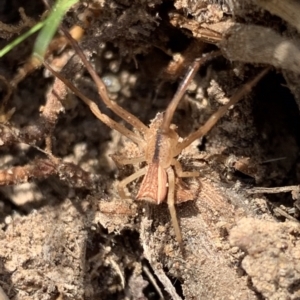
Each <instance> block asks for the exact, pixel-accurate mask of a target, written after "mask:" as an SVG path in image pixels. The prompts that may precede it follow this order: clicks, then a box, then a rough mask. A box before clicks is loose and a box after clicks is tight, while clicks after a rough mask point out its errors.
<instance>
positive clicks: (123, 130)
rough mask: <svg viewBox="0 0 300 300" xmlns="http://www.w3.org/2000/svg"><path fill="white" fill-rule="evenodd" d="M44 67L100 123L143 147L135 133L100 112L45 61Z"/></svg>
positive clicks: (92, 102)
mask: <svg viewBox="0 0 300 300" xmlns="http://www.w3.org/2000/svg"><path fill="white" fill-rule="evenodd" d="M44 66H45V67H46V68H47V69H48V70H49V71H50V72H51V73H52V74H53V75H54V76H56V77H57V78H59V80H61V81H62V82H63V83H64V84H65V85H66V86H67V87H68V88H69V89H70V90H71V91H72V92H73V93H74V94H76V95H77V96H78V97H79V98H81V100H82V101H83V102H84V103H85V104H86V105H87V106H88V107H89V108H90V110H91V111H92V113H93V114H94V115H95V116H96V117H97V118H98V119H99V120H100V121H102V122H103V123H104V124H105V125H107V126H108V127H110V128H112V129H115V130H117V131H118V132H120V133H121V134H122V135H124V136H126V137H128V138H129V139H130V140H132V141H133V142H134V143H135V144H137V145H141V138H140V137H139V136H138V135H136V134H135V133H133V132H132V131H130V130H129V129H127V128H126V127H124V126H123V125H121V124H119V123H117V122H115V121H114V120H112V119H111V118H110V117H108V116H107V115H105V114H103V113H102V112H101V111H100V110H99V107H98V106H97V104H96V103H95V102H94V101H92V100H91V99H89V98H88V97H86V96H85V95H84V94H83V93H81V92H80V91H79V90H78V89H77V88H76V87H75V86H74V85H73V84H72V83H71V82H69V81H68V80H67V79H66V78H64V77H63V76H62V75H61V74H60V73H58V72H56V71H54V70H53V69H52V68H51V67H50V65H49V64H48V63H47V62H46V61H44Z"/></svg>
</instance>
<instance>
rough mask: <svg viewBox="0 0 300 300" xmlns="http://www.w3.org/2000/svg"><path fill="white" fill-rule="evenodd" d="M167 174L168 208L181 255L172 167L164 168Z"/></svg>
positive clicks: (180, 235)
mask: <svg viewBox="0 0 300 300" xmlns="http://www.w3.org/2000/svg"><path fill="white" fill-rule="evenodd" d="M166 172H167V174H168V198H167V201H168V208H169V212H170V215H171V220H172V225H173V228H174V231H175V236H176V240H177V242H178V244H179V247H180V250H181V253H182V255H183V254H184V249H183V242H182V234H181V230H180V227H179V223H178V218H177V214H176V208H175V174H174V170H173V168H172V167H169V168H168V169H167V170H166Z"/></svg>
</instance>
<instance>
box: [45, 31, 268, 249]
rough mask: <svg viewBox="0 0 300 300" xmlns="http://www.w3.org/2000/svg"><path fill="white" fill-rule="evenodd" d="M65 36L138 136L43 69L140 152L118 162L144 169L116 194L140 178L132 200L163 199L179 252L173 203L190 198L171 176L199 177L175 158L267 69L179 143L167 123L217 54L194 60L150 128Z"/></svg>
mask: <svg viewBox="0 0 300 300" xmlns="http://www.w3.org/2000/svg"><path fill="white" fill-rule="evenodd" d="M64 33H65V35H66V36H67V37H68V38H69V39H70V42H71V44H72V46H73V48H74V49H75V51H76V53H77V54H78V55H79V56H80V58H81V59H82V61H83V63H84V65H85V67H86V68H87V70H88V72H89V73H90V75H91V77H92V78H93V80H94V82H95V84H96V85H97V88H98V93H99V95H100V97H101V99H102V101H103V102H104V103H105V104H106V106H107V107H108V108H110V109H111V110H112V111H113V112H114V113H115V114H116V115H118V116H119V117H121V118H122V119H123V120H124V121H126V122H127V123H129V124H130V125H131V126H132V127H133V128H135V129H136V130H137V131H138V132H139V133H140V134H138V133H136V132H134V131H131V130H129V129H127V128H126V127H124V126H123V125H122V124H119V123H117V122H115V121H114V120H112V119H111V118H109V117H108V116H107V115H105V114H103V113H102V112H101V111H100V110H99V108H98V106H97V105H96V104H95V103H94V102H93V101H92V100H90V99H89V98H87V97H86V96H85V95H83V94H82V93H81V92H80V91H79V90H78V89H77V88H76V87H75V86H73V85H72V84H71V83H70V82H69V81H68V80H66V79H65V78H64V77H62V76H61V75H60V74H59V73H57V72H55V71H54V70H53V69H52V68H51V67H50V66H49V65H48V64H47V63H46V62H45V66H46V67H47V68H48V69H49V70H50V71H51V72H52V73H53V74H54V75H55V76H56V77H58V78H59V79H60V80H61V81H63V82H64V83H65V84H66V85H67V86H68V87H69V88H70V89H71V90H72V91H73V92H74V93H75V94H76V95H77V96H78V97H80V98H81V99H82V100H83V101H84V102H85V103H86V104H87V105H88V106H89V108H90V110H91V111H92V112H93V114H94V115H95V116H96V117H97V118H98V119H99V120H100V121H102V122H103V123H104V124H106V125H107V126H108V127H110V128H112V129H115V130H117V131H118V132H120V133H121V134H122V135H124V136H126V137H127V138H129V139H130V140H131V141H132V142H134V143H135V144H136V145H137V146H138V147H139V148H140V149H142V151H143V155H142V156H141V157H136V158H128V159H120V160H118V162H120V163H121V164H124V165H126V164H136V163H140V162H144V161H145V162H146V163H147V166H146V167H144V168H142V169H140V170H139V171H137V172H135V173H134V174H132V175H131V176H129V177H127V178H125V179H124V180H122V181H121V182H120V183H119V194H120V196H121V197H122V198H126V194H125V191H124V188H125V186H126V185H127V184H129V183H130V182H132V181H133V180H135V179H137V178H139V177H141V176H144V178H143V181H142V183H141V186H140V189H139V191H138V193H137V195H136V197H135V199H136V200H146V201H149V202H151V203H155V204H160V203H161V202H163V201H165V199H167V203H168V207H169V211H170V215H171V219H172V224H173V227H174V230H175V235H176V239H177V241H178V243H179V246H180V248H181V251H182V252H183V244H182V235H181V231H180V227H179V224H178V220H177V216H176V209H175V206H174V204H175V203H179V202H184V201H188V200H192V199H191V197H190V198H188V199H187V198H184V199H179V197H178V195H177V194H176V185H175V176H177V177H195V176H199V173H198V172H185V171H183V170H182V167H181V164H180V162H179V161H178V160H177V159H176V157H177V156H178V155H179V154H180V153H181V152H182V150H183V149H184V148H186V147H188V146H189V145H190V144H191V143H192V142H193V141H195V140H196V139H199V138H200V137H202V136H204V135H205V134H207V133H208V132H209V131H210V129H211V128H212V127H213V126H214V125H215V124H216V122H217V121H218V120H219V119H220V118H221V117H222V116H223V115H224V114H225V113H226V111H227V110H228V108H229V107H230V106H232V105H234V104H235V103H237V102H238V101H239V100H240V99H241V98H242V97H243V96H244V95H245V94H246V93H248V92H249V91H250V90H251V89H252V88H253V86H254V85H255V84H256V83H257V82H258V81H259V80H260V79H261V78H262V77H263V76H264V75H265V74H266V73H267V71H268V69H264V70H263V71H261V72H260V73H259V74H258V75H257V76H256V77H255V78H254V79H253V80H251V81H249V82H248V83H246V84H245V85H244V86H243V87H242V88H240V90H239V91H238V92H237V93H236V94H235V95H234V96H233V97H232V98H231V99H230V101H229V102H228V103H227V104H226V105H224V106H222V107H220V108H219V109H218V111H217V112H215V113H214V114H213V115H212V116H211V117H210V118H209V119H208V120H207V121H206V123H205V124H204V125H203V126H202V127H200V128H199V129H198V130H197V131H195V132H193V133H192V134H190V135H189V136H188V137H186V138H184V139H183V140H182V141H179V136H178V134H177V133H176V126H175V125H173V124H171V121H172V118H173V115H174V112H175V110H176V107H177V105H178V103H179V101H180V100H181V98H182V96H183V94H184V93H185V91H186V89H187V87H188V85H189V83H190V81H191V79H192V78H193V77H194V76H195V74H196V73H197V71H198V69H199V66H200V64H201V63H203V62H204V61H206V60H207V59H209V58H212V57H215V56H217V55H220V52H219V51H216V52H212V53H210V54H208V55H207V56H204V57H202V58H200V59H196V60H195V62H194V63H193V64H192V66H191V67H190V68H189V71H188V73H187V75H186V76H185V78H184V80H183V81H182V83H181V84H180V86H179V88H178V90H177V92H176V94H175V95H174V97H173V99H172V101H171V102H170V104H169V106H168V108H167V109H166V111H165V113H164V114H158V115H157V117H156V118H155V119H154V121H153V122H152V123H151V124H150V126H149V127H148V126H146V125H145V124H143V123H142V122H141V121H140V120H139V119H138V118H137V117H135V116H134V115H132V114H131V113H129V112H128V111H126V110H125V109H123V108H122V107H120V106H119V105H118V104H117V103H115V102H113V101H111V100H110V99H109V96H108V93H107V90H106V87H105V85H104V83H103V81H102V80H101V78H100V77H99V76H98V75H97V74H96V72H95V70H94V69H93V68H92V66H91V65H90V63H89V62H88V61H87V59H86V57H85V55H84V53H83V51H82V50H81V48H80V47H79V45H78V44H77V42H76V41H75V40H74V39H72V37H71V36H70V35H69V34H68V32H67V31H66V30H64Z"/></svg>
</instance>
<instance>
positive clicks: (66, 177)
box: [0, 0, 300, 300]
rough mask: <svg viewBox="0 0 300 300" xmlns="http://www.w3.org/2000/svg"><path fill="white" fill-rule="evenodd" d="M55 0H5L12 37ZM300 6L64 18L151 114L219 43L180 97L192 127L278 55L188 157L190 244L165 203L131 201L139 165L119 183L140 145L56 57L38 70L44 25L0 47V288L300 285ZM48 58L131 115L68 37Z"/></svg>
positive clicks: (139, 4)
mask: <svg viewBox="0 0 300 300" xmlns="http://www.w3.org/2000/svg"><path fill="white" fill-rule="evenodd" d="M20 8H23V9H24V13H22V11H21V13H20V12H19V9H20ZM44 11H45V7H44V4H43V2H42V1H40V3H39V1H18V0H11V1H1V4H0V21H1V22H0V37H1V40H0V48H3V47H4V46H5V45H7V44H8V43H9V42H10V41H12V40H13V39H14V38H16V36H18V35H19V34H20V33H23V32H25V31H26V30H28V28H30V27H32V26H33V24H34V23H35V22H37V21H38V20H40V18H41V15H42V14H43V12H44ZM299 15H300V5H299V4H298V2H297V1H295V0H285V1H275V0H268V1H267V0H244V1H237V0H223V1H222V0H198V1H193V0H190V1H188V0H174V1H172V0H170V1H166V0H165V1H163V0H144V1H141V0H136V1H128V0H91V1H81V2H80V3H79V4H77V5H75V6H74V7H72V8H71V9H70V11H69V12H68V13H67V15H66V16H65V18H64V22H63V23H64V26H65V27H67V28H71V27H72V26H74V25H77V26H80V27H81V28H82V29H84V33H83V36H82V39H81V41H80V46H81V47H82V49H83V50H84V53H85V54H86V56H87V57H88V60H89V61H90V62H91V64H92V66H93V67H94V68H95V69H96V70H97V72H98V74H100V76H101V77H102V78H103V79H104V80H105V82H106V84H107V85H108V89H109V95H110V97H111V99H112V100H114V101H116V102H117V103H118V104H119V105H121V106H122V107H124V108H125V109H126V110H128V111H130V112H131V113H132V114H134V115H135V116H137V117H138V118H139V119H140V120H141V121H142V122H144V123H145V124H149V123H150V121H151V120H152V119H153V118H154V117H155V116H156V114H157V113H158V112H162V111H164V110H165V109H166V107H167V106H168V103H169V102H170V100H171V99H172V96H173V95H174V93H175V91H176V89H177V87H178V84H179V83H180V82H181V80H182V77H183V75H184V74H185V72H186V70H187V68H188V67H189V66H190V65H191V64H192V62H193V61H194V60H195V59H196V58H197V57H201V56H202V55H203V53H210V52H211V51H214V50H218V49H219V50H221V55H220V56H218V57H216V58H214V59H211V60H209V61H208V62H206V63H205V64H204V65H203V66H201V68H200V71H199V72H198V73H197V75H196V77H195V79H194V80H193V82H192V84H191V86H190V87H189V89H188V91H187V93H186V95H185V96H184V97H183V99H182V101H181V103H180V105H179V107H178V109H177V111H176V114H175V116H174V119H173V122H174V124H176V125H177V126H178V133H179V135H180V136H181V137H186V136H187V135H188V134H189V133H191V132H192V131H195V130H196V129H198V128H199V126H200V125H202V124H204V123H205V121H206V120H207V119H208V118H209V116H211V115H212V113H213V112H215V111H216V110H217V109H218V108H219V107H220V106H222V105H224V104H225V103H227V102H228V99H229V97H231V96H232V95H235V94H236V92H237V91H238V90H239V88H241V87H242V86H243V84H244V83H246V82H247V81H248V80H250V79H252V78H253V77H255V75H257V74H258V73H259V72H260V71H261V70H262V69H264V68H266V67H271V68H270V70H269V71H268V74H267V75H266V76H265V77H264V78H263V79H262V80H261V81H260V82H259V83H258V84H257V86H256V87H254V88H253V90H252V91H250V92H249V93H248V94H247V96H246V97H244V98H243V100H242V101H240V102H239V103H238V104H237V105H235V106H234V107H233V108H231V109H230V110H229V111H228V112H227V113H226V115H225V116H224V117H223V118H222V119H221V120H220V121H219V122H218V123H217V125H216V126H215V127H214V128H213V129H212V130H211V132H210V133H209V134H208V135H207V136H205V137H204V138H202V139H200V140H197V141H195V142H194V143H193V144H191V145H190V146H189V147H187V148H186V149H184V151H183V153H181V154H180V156H179V157H178V160H179V161H180V162H181V164H182V166H183V169H184V170H190V171H192V170H196V171H199V172H200V177H195V178H190V179H187V180H185V184H186V185H187V186H188V187H189V190H190V192H192V194H193V199H191V201H187V202H184V203H181V204H178V205H177V206H176V209H177V214H178V219H179V222H180V227H181V230H182V235H183V240H184V249H185V256H184V257H183V256H182V253H181V252H180V249H179V246H178V243H177V241H176V238H175V233H174V229H173V227H172V223H171V219H170V215H169V211H168V206H167V204H166V203H163V204H161V205H158V206H157V205H152V204H149V203H146V202H142V201H139V202H137V201H135V195H136V194H137V191H138V189H139V186H140V183H141V179H139V180H136V181H134V182H133V183H131V184H129V185H128V198H129V199H126V200H124V199H121V198H120V196H119V194H118V189H117V188H118V182H119V180H122V179H124V178H126V177H127V176H129V175H130V174H132V173H133V172H134V170H136V169H137V168H138V167H141V166H131V165H129V166H126V167H124V166H123V167H121V168H118V167H117V166H116V164H115V163H114V162H113V160H112V157H111V156H112V155H113V154H116V153H118V154H122V155H123V156H128V157H134V156H135V155H138V154H137V153H138V151H141V150H137V149H136V148H135V147H134V146H133V145H132V143H131V142H129V140H128V139H126V138H125V137H124V136H121V135H120V134H119V133H118V132H116V131H114V130H111V129H110V128H108V127H107V126H106V125H104V124H103V123H101V122H100V121H99V120H97V119H96V117H95V116H94V115H93V114H92V113H91V111H90V110H89V108H88V107H87V106H86V105H85V104H84V103H83V102H82V101H81V100H80V99H79V98H77V97H76V96H75V95H73V94H72V93H69V92H68V91H67V89H66V87H65V86H64V85H63V84H62V83H61V82H60V81H59V80H58V79H54V78H53V76H52V75H51V74H50V73H49V71H46V70H45V69H44V68H42V67H39V68H36V69H34V70H31V65H30V64H29V63H28V60H29V58H30V54H31V51H32V47H33V43H34V40H35V37H36V36H32V37H30V38H28V39H27V40H26V41H25V42H23V43H22V44H21V45H19V46H17V47H16V48H14V49H13V50H12V51H11V52H10V53H9V54H7V55H6V56H4V57H2V58H1V59H0V75H1V76H0V82H1V84H0V92H1V94H0V97H1V99H2V102H1V110H0V112H1V113H0V117H1V124H0V144H1V147H0V165H1V171H0V185H1V187H0V224H1V230H0V300H6V299H14V300H19V299H20V300H25V299H38V300H50V299H51V300H54V299H57V300H58V299H60V300H61V299H76V300H79V299H135V300H137V299H138V300H142V299H176V300H177V299H187V300H190V299H201V300H203V299H204V300H205V299H253V300H254V299H257V300H258V299H274V300H275V299H300V226H299V223H298V222H299V221H298V220H299V208H300V204H299V203H300V202H299V201H300V197H299V188H298V183H299V180H300V159H299V146H300V131H299V128H300V127H299V126H300V115H299V107H300V84H299V82H300V23H299V17H298V16H299ZM77 28H78V27H77ZM47 61H48V62H49V63H51V65H52V66H54V67H55V68H56V69H57V70H59V69H61V71H60V73H61V74H63V76H64V77H66V78H67V79H68V80H70V81H71V82H72V83H73V84H74V85H76V86H77V87H78V88H79V89H80V91H82V93H84V94H85V95H86V96H88V97H90V98H91V99H93V100H94V101H95V102H96V103H97V104H98V105H99V107H100V110H101V111H102V112H103V113H105V114H107V115H108V116H110V117H111V118H113V119H114V120H116V121H118V122H121V123H122V124H125V122H124V121H122V120H120V118H118V117H117V116H115V115H114V114H113V113H112V112H111V111H110V110H109V109H107V108H106V107H105V105H104V104H103V103H102V102H101V100H100V99H99V97H98V95H97V89H96V87H95V84H94V82H93V81H92V79H91V78H90V76H89V75H88V72H87V71H86V69H85V67H83V64H82V62H81V60H80V59H79V58H78V57H77V56H76V55H74V51H73V50H72V48H71V47H70V46H69V45H68V44H67V42H66V40H64V38H60V36H57V37H56V39H55V43H54V42H53V43H52V45H51V47H50V49H49V53H48V54H47ZM12 109H13V110H14V113H13V114H12ZM11 115H12V116H11ZM126 126H127V125H126ZM128 128H130V127H129V126H128ZM129 195H130V197H129ZM1 288H2V289H1Z"/></svg>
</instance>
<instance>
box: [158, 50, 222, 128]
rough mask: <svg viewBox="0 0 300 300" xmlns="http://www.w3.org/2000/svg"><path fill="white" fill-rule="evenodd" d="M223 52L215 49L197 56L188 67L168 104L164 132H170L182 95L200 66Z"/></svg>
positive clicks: (163, 125) (162, 126)
mask: <svg viewBox="0 0 300 300" xmlns="http://www.w3.org/2000/svg"><path fill="white" fill-rule="evenodd" d="M220 54H221V51H214V52H211V53H209V54H208V55H206V56H203V57H201V58H197V59H196V60H195V61H194V62H193V64H192V65H191V66H190V68H189V69H188V71H187V73H186V75H185V77H184V79H183V80H182V82H181V83H180V85H179V87H178V89H177V92H176V93H175V95H174V97H173V99H172V101H171V102H170V104H169V105H168V107H167V109H166V112H165V115H164V120H163V123H162V125H161V128H162V131H163V132H168V131H169V128H170V125H171V122H172V118H173V115H174V112H175V110H176V108H177V106H178V103H179V102H180V100H181V98H182V96H183V95H184V93H185V92H186V90H187V88H188V86H189V84H190V82H191V80H192V79H193V78H194V77H195V75H196V73H197V71H198V70H199V67H200V66H201V64H203V63H204V62H205V61H207V60H208V59H211V58H214V57H216V56H219V55H220Z"/></svg>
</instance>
